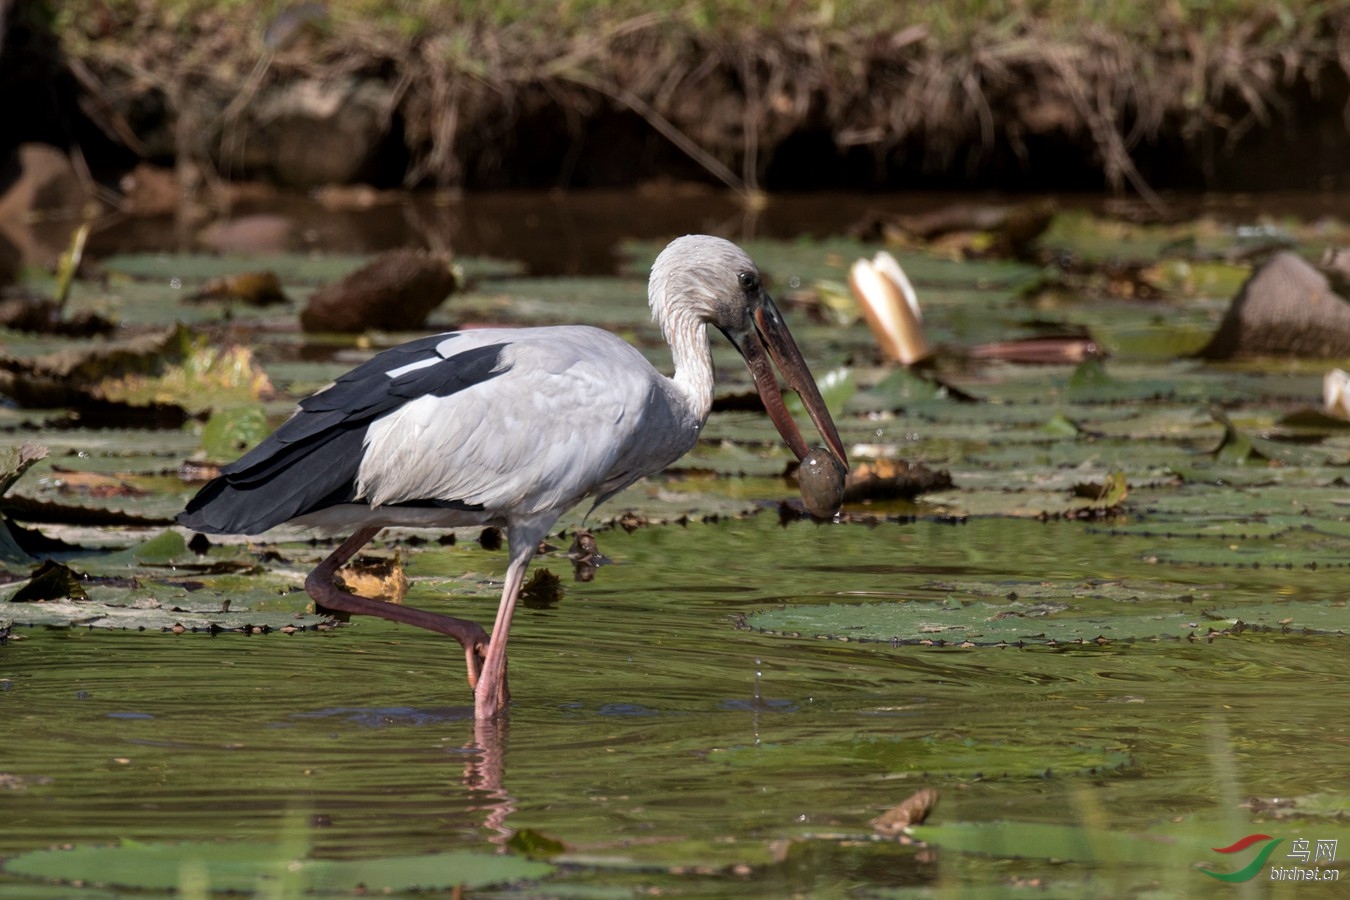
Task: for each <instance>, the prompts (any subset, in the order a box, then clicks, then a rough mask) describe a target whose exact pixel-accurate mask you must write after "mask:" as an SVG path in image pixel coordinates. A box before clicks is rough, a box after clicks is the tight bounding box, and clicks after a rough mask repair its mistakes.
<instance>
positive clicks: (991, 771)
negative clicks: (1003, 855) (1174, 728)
mask: <svg viewBox="0 0 1350 900" xmlns="http://www.w3.org/2000/svg"><path fill="white" fill-rule="evenodd" d="M710 760H711V761H715V762H722V763H724V764H725V765H727V766H729V767H731V768H735V769H765V770H768V771H772V772H775V773H778V774H779V775H781V774H782V773H784V772H791V773H793V774H794V775H796V776H804V775H805V774H806V773H810V772H812V771H813V770H818V769H826V770H829V769H834V770H839V771H845V772H846V771H848V770H850V769H858V770H865V771H868V772H874V773H884V774H889V775H898V774H923V775H932V776H942V777H947V778H984V779H990V778H1044V777H1045V776H1047V775H1055V774H1060V775H1063V774H1081V773H1088V774H1094V775H1095V774H1102V773H1106V772H1115V771H1122V770H1125V769H1127V768H1129V767H1130V766H1131V765H1132V764H1133V762H1132V759H1131V757H1130V755H1129V754H1128V753H1125V752H1123V751H1121V750H1118V749H1113V748H1102V747H1087V746H1080V745H1075V744H1072V743H1059V744H1055V745H1050V744H1048V743H1038V742H1036V741H1033V740H1018V741H990V742H985V741H978V740H968V739H963V738H937V737H928V736H923V737H918V738H913V737H906V738H899V737H895V738H862V739H846V738H822V739H819V740H805V741H800V742H795V743H793V744H790V745H789V744H759V745H758V746H755V747H732V748H728V749H726V750H722V751H718V752H716V753H714V754H712V755H711V756H710Z"/></svg>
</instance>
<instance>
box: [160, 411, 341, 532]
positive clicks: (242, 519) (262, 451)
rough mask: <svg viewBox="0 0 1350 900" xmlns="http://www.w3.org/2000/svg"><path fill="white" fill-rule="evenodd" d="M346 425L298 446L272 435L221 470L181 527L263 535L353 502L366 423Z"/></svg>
mask: <svg viewBox="0 0 1350 900" xmlns="http://www.w3.org/2000/svg"><path fill="white" fill-rule="evenodd" d="M344 425H345V426H346V427H342V426H339V427H338V428H336V429H331V430H328V431H324V432H321V433H319V434H311V435H307V436H306V437H305V438H303V439H301V440H299V441H294V442H290V441H284V440H282V439H280V438H279V437H278V435H277V434H273V435H272V436H271V437H269V438H267V439H266V440H264V441H263V442H262V443H261V444H259V445H258V446H256V447H254V448H253V449H252V450H251V451H249V452H248V453H246V454H245V455H244V456H243V457H242V458H240V459H239V460H238V461H237V462H234V463H231V464H230V465H228V466H224V467H223V468H221V470H220V475H219V477H217V478H214V479H212V480H211V481H209V482H207V484H206V486H205V487H203V488H202V489H201V490H200V491H198V492H197V496H195V497H193V498H192V500H190V501H189V502H188V505H187V508H186V509H185V510H184V511H183V512H181V513H179V515H178V520H177V521H178V524H180V525H183V526H185V527H187V528H191V529H193V530H194V531H202V532H206V533H208V534H261V533H262V532H264V531H266V530H267V529H269V528H272V527H273V526H276V525H280V524H281V523H283V522H287V521H289V520H291V519H294V518H295V517H296V516H302V515H304V514H305V513H307V512H311V511H313V510H317V509H322V508H324V507H326V506H332V505H334V504H337V503H347V502H350V501H351V500H352V499H353V497H354V496H355V493H356V473H357V468H358V466H359V465H360V460H361V444H362V441H363V440H364V438H365V433H366V426H367V423H366V422H349V423H344ZM283 430H284V429H283ZM278 434H280V432H278Z"/></svg>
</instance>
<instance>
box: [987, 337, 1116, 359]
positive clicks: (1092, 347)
mask: <svg viewBox="0 0 1350 900" xmlns="http://www.w3.org/2000/svg"><path fill="white" fill-rule="evenodd" d="M966 355H967V356H969V357H970V358H971V359H997V360H1002V361H1003V362H1010V363H1024V364H1030V365H1056V364H1077V363H1080V362H1082V361H1083V360H1085V359H1105V358H1106V356H1107V353H1106V351H1105V350H1104V349H1103V348H1102V346H1101V345H1100V344H1098V343H1097V342H1096V341H1094V340H1093V339H1092V338H1090V337H1084V336H1079V335H1061V336H1057V337H1033V338H1018V339H1016V340H1011V341H994V342H992V343H989V344H977V345H976V346H974V347H971V348H970V349H969V350H967V351H966Z"/></svg>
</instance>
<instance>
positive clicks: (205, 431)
mask: <svg viewBox="0 0 1350 900" xmlns="http://www.w3.org/2000/svg"><path fill="white" fill-rule="evenodd" d="M271 432H272V427H271V425H270V424H269V423H268V421H267V414H266V413H265V412H264V411H263V409H262V407H260V406H256V405H250V406H232V407H226V408H224V409H217V410H215V411H214V412H212V413H211V417H210V418H209V419H207V420H206V424H205V425H203V426H202V447H203V448H204V449H205V450H206V455H207V458H208V459H213V460H230V459H234V458H236V457H238V456H240V455H242V454H243V453H244V452H245V451H246V450H248V449H249V448H250V447H252V446H253V445H254V444H256V443H258V442H259V441H261V440H262V439H263V438H265V437H267V435H268V434H270V433H271Z"/></svg>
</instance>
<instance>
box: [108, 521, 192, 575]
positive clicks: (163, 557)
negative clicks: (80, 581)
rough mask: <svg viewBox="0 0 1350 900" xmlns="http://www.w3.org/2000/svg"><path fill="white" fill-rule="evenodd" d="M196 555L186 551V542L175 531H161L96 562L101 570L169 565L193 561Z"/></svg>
mask: <svg viewBox="0 0 1350 900" xmlns="http://www.w3.org/2000/svg"><path fill="white" fill-rule="evenodd" d="M195 559H196V554H195V553H193V552H192V551H190V550H188V546H187V541H185V540H184V539H183V535H182V534H180V533H179V532H177V531H168V530H166V531H161V532H160V533H159V534H157V535H155V536H154V537H152V538H150V539H148V540H146V541H144V542H142V543H140V544H137V545H136V546H134V547H128V548H127V549H125V550H119V551H117V552H115V553H109V554H106V555H104V556H101V557H100V558H99V560H98V562H99V564H100V566H101V567H103V568H107V567H110V566H117V565H161V566H163V565H170V564H172V563H176V562H192V561H195Z"/></svg>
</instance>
